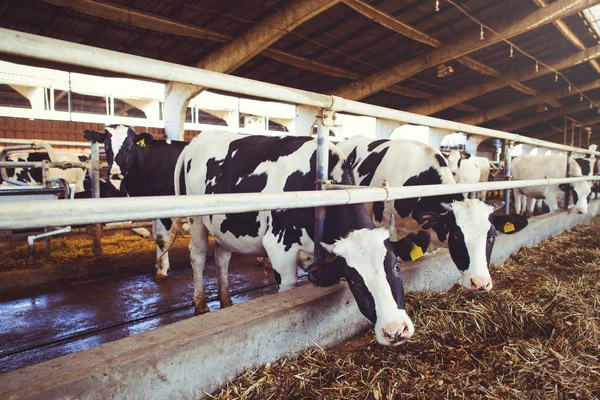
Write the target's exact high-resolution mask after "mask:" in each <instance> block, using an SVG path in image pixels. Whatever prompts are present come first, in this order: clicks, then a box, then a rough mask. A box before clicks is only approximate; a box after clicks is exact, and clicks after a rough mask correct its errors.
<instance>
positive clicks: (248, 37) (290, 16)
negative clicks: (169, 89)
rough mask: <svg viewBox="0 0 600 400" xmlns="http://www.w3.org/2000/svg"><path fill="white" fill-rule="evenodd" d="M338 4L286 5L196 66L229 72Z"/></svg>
mask: <svg viewBox="0 0 600 400" xmlns="http://www.w3.org/2000/svg"><path fill="white" fill-rule="evenodd" d="M340 1H341V0H297V1H294V2H290V3H288V4H287V5H286V6H284V7H283V8H281V9H279V10H277V11H276V12H275V13H273V14H271V15H270V16H269V17H267V18H266V19H264V20H263V21H261V22H260V23H259V24H257V25H255V26H253V27H252V28H251V29H250V30H248V31H247V32H245V33H243V34H242V35H240V36H239V37H237V38H235V39H234V40H233V41H231V42H229V43H227V44H226V45H224V46H223V47H221V48H220V49H218V50H216V51H215V52H213V53H212V54H210V55H209V56H207V57H205V58H204V59H203V60H201V61H200V62H198V63H197V64H196V67H199V68H204V69H208V70H211V71H217V72H232V71H234V70H235V69H236V68H238V67H239V66H241V65H242V64H244V63H245V62H247V61H248V60H250V59H251V58H253V57H254V56H256V55H257V54H259V53H261V52H262V51H263V50H264V49H266V48H267V47H269V46H270V45H272V44H273V43H275V42H276V41H277V40H279V39H280V38H282V37H283V36H285V35H287V34H288V33H289V32H290V31H292V30H294V29H295V28H296V27H297V26H299V25H301V24H302V23H304V22H305V21H307V20H309V19H311V18H312V17H314V16H315V15H318V14H320V13H321V12H323V11H325V10H327V9H328V8H330V7H333V6H334V5H336V4H337V3H339V2H340Z"/></svg>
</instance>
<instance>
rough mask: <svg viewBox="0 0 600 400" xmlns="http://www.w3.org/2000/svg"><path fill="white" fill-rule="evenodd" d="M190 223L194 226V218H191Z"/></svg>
mask: <svg viewBox="0 0 600 400" xmlns="http://www.w3.org/2000/svg"><path fill="white" fill-rule="evenodd" d="M189 221H190V225H192V224H193V223H194V218H192V217H190V218H189Z"/></svg>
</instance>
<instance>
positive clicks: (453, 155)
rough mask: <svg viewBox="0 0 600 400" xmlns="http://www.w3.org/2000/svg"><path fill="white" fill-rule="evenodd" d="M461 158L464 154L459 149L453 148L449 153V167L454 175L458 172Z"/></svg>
mask: <svg viewBox="0 0 600 400" xmlns="http://www.w3.org/2000/svg"><path fill="white" fill-rule="evenodd" d="M461 160H462V156H461V155H460V152H458V151H457V150H452V151H450V153H448V168H450V172H452V175H453V176H456V174H458V168H460V161H461Z"/></svg>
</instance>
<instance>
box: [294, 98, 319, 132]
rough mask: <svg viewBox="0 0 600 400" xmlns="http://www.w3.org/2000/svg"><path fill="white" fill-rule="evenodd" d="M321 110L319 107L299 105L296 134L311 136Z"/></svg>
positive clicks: (295, 122)
mask: <svg viewBox="0 0 600 400" xmlns="http://www.w3.org/2000/svg"><path fill="white" fill-rule="evenodd" d="M320 112H321V110H320V109H319V108H318V107H310V106H305V105H298V106H297V107H296V119H295V121H294V125H295V126H294V131H295V133H294V134H295V135H296V136H311V135H312V133H313V127H314V126H315V123H316V122H317V116H318V115H319V113H320Z"/></svg>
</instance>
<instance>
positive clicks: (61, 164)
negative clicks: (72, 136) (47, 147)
mask: <svg viewBox="0 0 600 400" xmlns="http://www.w3.org/2000/svg"><path fill="white" fill-rule="evenodd" d="M43 166H44V163H43V162H41V161H0V168H42V167H43ZM48 168H61V169H65V168H87V163H85V162H75V161H73V162H71V161H50V162H48Z"/></svg>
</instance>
